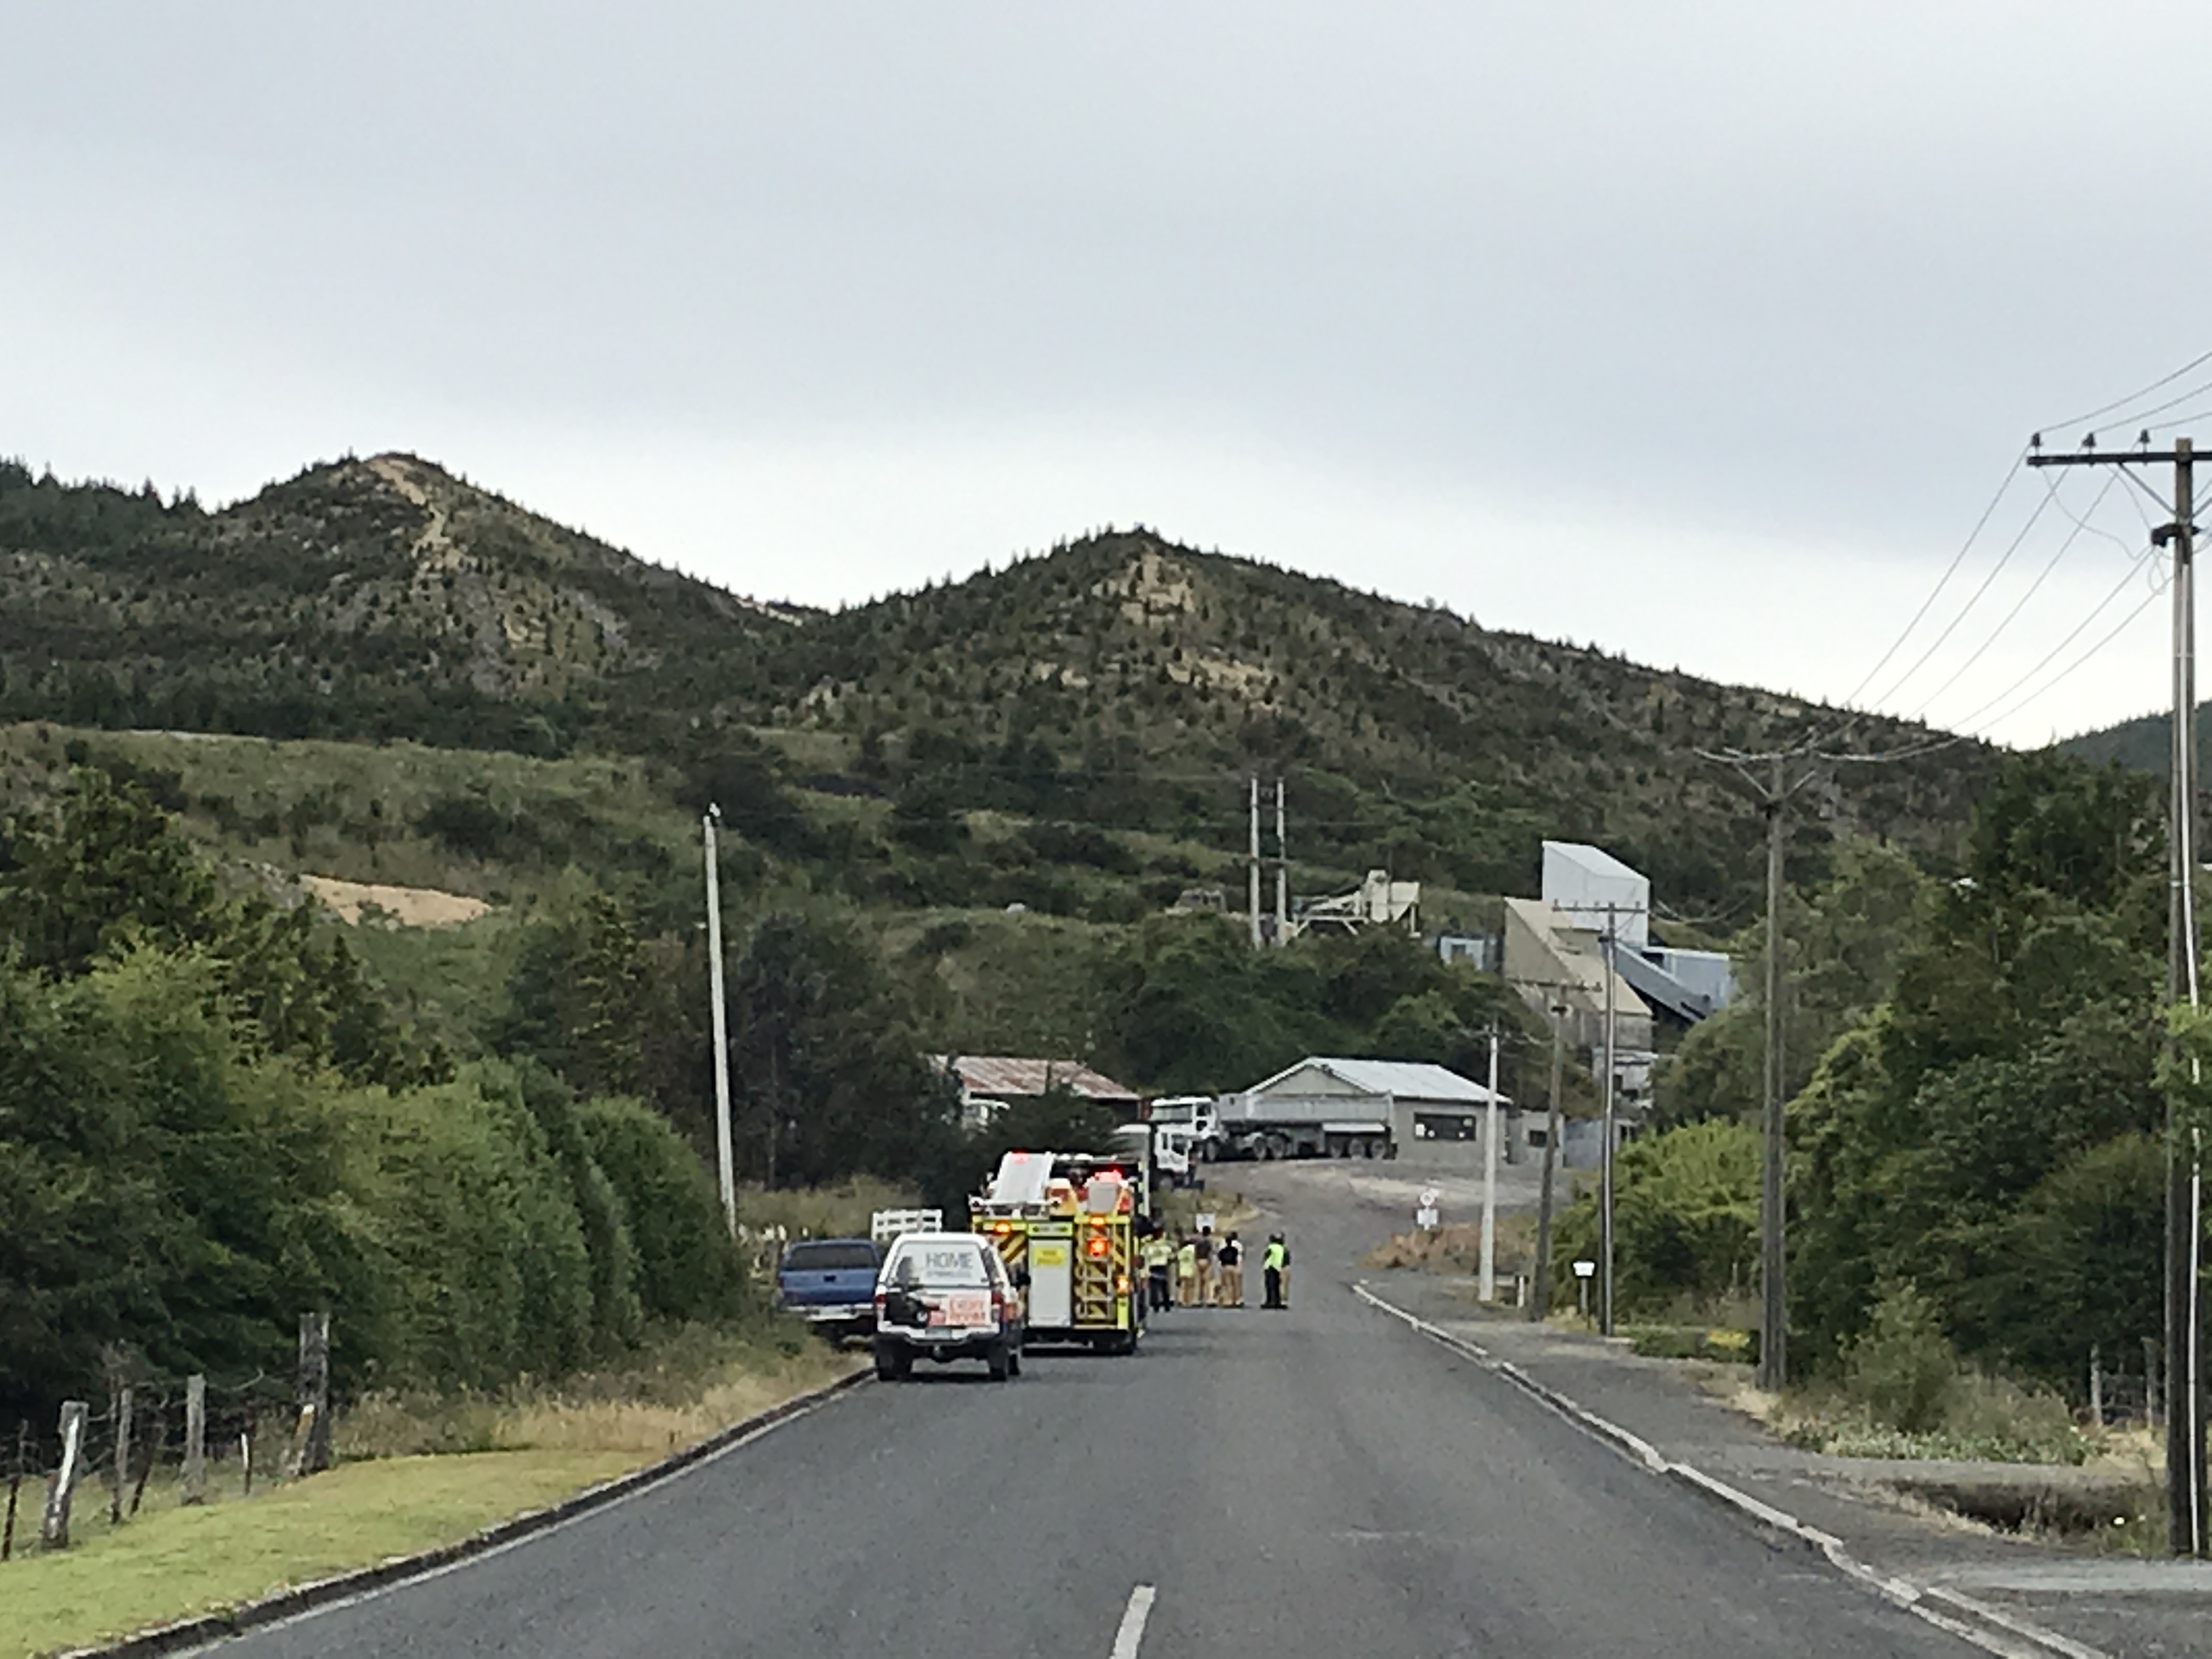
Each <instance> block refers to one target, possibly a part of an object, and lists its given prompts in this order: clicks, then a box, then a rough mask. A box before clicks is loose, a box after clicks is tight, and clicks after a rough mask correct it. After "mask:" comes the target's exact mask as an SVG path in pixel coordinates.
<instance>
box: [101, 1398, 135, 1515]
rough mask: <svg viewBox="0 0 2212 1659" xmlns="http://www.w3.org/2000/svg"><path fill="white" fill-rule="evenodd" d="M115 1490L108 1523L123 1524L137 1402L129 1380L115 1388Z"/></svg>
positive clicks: (108, 1510) (111, 1500)
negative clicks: (133, 1414) (132, 1408)
mask: <svg viewBox="0 0 2212 1659" xmlns="http://www.w3.org/2000/svg"><path fill="white" fill-rule="evenodd" d="M114 1401H115V1490H114V1492H112V1494H111V1495H110V1496H109V1498H108V1500H107V1524H108V1525H109V1526H111V1527H119V1526H121V1525H122V1524H123V1494H124V1493H125V1492H126V1491H128V1490H129V1489H130V1486H131V1407H133V1406H134V1405H135V1404H136V1403H137V1401H136V1397H135V1396H134V1395H133V1394H132V1392H131V1386H130V1384H128V1383H125V1384H123V1385H122V1386H121V1387H119V1388H118V1389H116V1390H115V1395H114Z"/></svg>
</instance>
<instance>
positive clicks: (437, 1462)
mask: <svg viewBox="0 0 2212 1659" xmlns="http://www.w3.org/2000/svg"><path fill="white" fill-rule="evenodd" d="M649 1456H650V1455H649V1454H644V1453H639V1452H620V1451H615V1452H608V1451H596V1452H593V1451H586V1452H575V1451H512V1452H483V1453H477V1454H474V1455H467V1456H458V1457H396V1458H390V1459H384V1460H379V1461H377V1462H365V1463H347V1464H342V1465H340V1466H339V1467H338V1468H335V1469H332V1470H331V1472H330V1473H328V1474H319V1475H317V1476H315V1477H314V1478H313V1480H302V1481H300V1482H298V1483H297V1484H295V1485H292V1486H282V1487H279V1488H277V1489H276V1490H275V1491H272V1492H266V1493H263V1494H259V1495H257V1496H256V1497H254V1498H252V1499H251V1500H248V1501H240V1500H238V1499H236V1498H232V1499H230V1500H229V1501H227V1502H222V1503H215V1504H208V1505H207V1506H205V1507H204V1508H199V1509H183V1508H179V1507H176V1506H175V1505H174V1504H173V1502H170V1501H167V1500H161V1499H157V1498H156V1497H155V1495H154V1494H150V1493H149V1497H148V1502H147V1507H146V1508H145V1509H143V1510H141V1511H140V1513H139V1515H138V1517H137V1519H136V1520H134V1521H127V1522H125V1523H124V1524H123V1525H122V1526H121V1527H119V1528H114V1529H112V1530H111V1529H110V1528H108V1527H107V1526H106V1519H105V1505H104V1503H103V1501H102V1500H103V1494H102V1493H101V1492H100V1490H99V1488H98V1487H97V1486H90V1485H88V1486H84V1487H82V1488H81V1489H80V1490H79V1492H78V1496H77V1521H78V1524H77V1528H76V1531H77V1535H78V1537H79V1539H80V1542H79V1543H78V1544H77V1545H76V1547H74V1548H71V1549H70V1550H67V1551H62V1552H57V1553H53V1554H51V1555H32V1556H29V1557H27V1558H21V1559H16V1560H14V1561H10V1562H8V1563H7V1564H6V1565H0V1659H19V1656H25V1655H32V1654H42V1653H51V1652H53V1651H56V1650H61V1649H67V1648H73V1647H80V1646H83V1645H86V1644H91V1643H94V1642H97V1641H100V1640H102V1639H106V1638H114V1637H118V1636H122V1635H126V1634H128V1633H129V1632H132V1631H135V1630H143V1629H144V1628H146V1627H147V1626H151V1625H161V1624H167V1623H169V1622H171V1621H173V1620H178V1619H183V1618H187V1617H190V1616H191V1615H193V1614H196V1613H208V1612H210V1611H213V1610H215V1609H216V1608H219V1607H235V1606H238V1605H240V1603H243V1602H246V1601H253V1600H255V1599H257V1598H258V1597H260V1596H263V1595H267V1594H269V1593H270V1591H272V1590H275V1589H280V1588H282V1587H283V1586H284V1585H287V1584H298V1583H307V1582H309V1581H311V1580H313V1579H317V1578H325V1577H329V1576H330V1575H331V1574H332V1573H336V1572H342V1571H346V1570H348V1569H349V1568H355V1567H364V1566H369V1565H374V1563H376V1562H379V1561H382V1560H385V1559H388V1558H390V1557H392V1556H395V1555H408V1554H412V1553H415V1552H416V1551H418V1550H424V1549H428V1548H430V1547H433V1546H435V1545H439V1544H444V1543H449V1542H451V1541H454V1540H456V1539H460V1538H465V1537H466V1536H468V1535H469V1534H471V1533H472V1532H476V1531H478V1530H479V1529H481V1528H484V1527H487V1526H489V1525H490V1524H491V1523H492V1522H495V1521H497V1520H500V1519H501V1518H502V1517H503V1516H509V1515H513V1514H517V1513H519V1512H520V1511H522V1510H532V1509H538V1508H541V1507H543V1506H544V1505H545V1504H550V1503H553V1502H554V1501H556V1499H559V1498H564V1497H566V1496H568V1494H569V1493H571V1492H577V1491H580V1490H581V1489H582V1488H583V1487H586V1486H592V1485H593V1484H595V1483H597V1482H599V1481H601V1480H609V1479H611V1478H612V1477H613V1476H615V1475H617V1474H622V1473H623V1471H624V1470H626V1469H630V1468H636V1467H637V1466H638V1465H639V1464H641V1463H643V1462H647V1461H649ZM31 1495H32V1494H31V1492H30V1490H29V1489H28V1488H27V1489H26V1492H25V1496H26V1498H29V1497H30V1496H31ZM157 1504H158V1506H157ZM26 1509H27V1511H28V1518H29V1520H30V1524H31V1528H33V1530H35V1528H36V1527H37V1524H38V1523H37V1518H36V1517H37V1510H36V1508H35V1506H34V1505H32V1504H27V1505H26ZM18 1525H19V1530H20V1528H21V1522H19V1523H18Z"/></svg>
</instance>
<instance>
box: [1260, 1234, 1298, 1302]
mask: <svg viewBox="0 0 2212 1659" xmlns="http://www.w3.org/2000/svg"><path fill="white" fill-rule="evenodd" d="M1260 1278H1261V1280H1262V1282H1263V1283H1264V1284H1265V1285H1266V1287H1267V1299H1266V1300H1265V1301H1263V1302H1262V1303H1261V1304H1260V1305H1261V1307H1263V1308H1287V1307H1289V1306H1290V1305H1291V1295H1290V1292H1291V1247H1290V1246H1289V1245H1287V1244H1285V1243H1283V1236H1282V1234H1280V1233H1269V1234H1268V1235H1267V1249H1265V1250H1263V1251H1261V1254H1260Z"/></svg>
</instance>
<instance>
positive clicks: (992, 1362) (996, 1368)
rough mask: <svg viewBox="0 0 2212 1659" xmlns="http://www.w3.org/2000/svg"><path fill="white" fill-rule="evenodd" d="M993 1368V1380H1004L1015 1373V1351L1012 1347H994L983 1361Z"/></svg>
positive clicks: (999, 1381) (995, 1381)
mask: <svg viewBox="0 0 2212 1659" xmlns="http://www.w3.org/2000/svg"><path fill="white" fill-rule="evenodd" d="M983 1363H984V1364H986V1365H987V1366H989V1367H990V1369H991V1381H993V1382H994V1383H1003V1382H1005V1381H1006V1379H1007V1378H1008V1377H1010V1376H1012V1375H1013V1374H1014V1365H1013V1353H1012V1350H1011V1349H1007V1348H994V1350H992V1352H991V1355H990V1358H987V1359H986V1360H985V1361H984V1362H983Z"/></svg>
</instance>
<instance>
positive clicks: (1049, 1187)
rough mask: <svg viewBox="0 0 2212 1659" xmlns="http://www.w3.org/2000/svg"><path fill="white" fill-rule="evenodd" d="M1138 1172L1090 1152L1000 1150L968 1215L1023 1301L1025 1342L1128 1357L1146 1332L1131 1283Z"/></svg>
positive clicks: (1135, 1273) (1133, 1282)
mask: <svg viewBox="0 0 2212 1659" xmlns="http://www.w3.org/2000/svg"><path fill="white" fill-rule="evenodd" d="M1139 1182H1140V1176H1139V1171H1137V1170H1133V1169H1132V1168H1130V1167H1129V1165H1128V1164H1127V1163H1126V1162H1125V1161H1123V1160H1121V1159H1117V1158H1111V1157H1107V1156H1103V1155H1100V1154H1097V1153H1088V1152H1008V1153H1007V1154H1006V1156H1005V1157H1004V1158H1000V1160H999V1169H998V1173H997V1174H996V1175H994V1176H993V1177H992V1179H991V1184H990V1186H989V1187H988V1188H986V1189H985V1190H984V1192H983V1193H982V1194H981V1195H979V1196H978V1197H976V1198H975V1200H972V1201H971V1202H970V1203H969V1208H968V1225H969V1228H970V1230H972V1231H975V1232H978V1233H981V1234H982V1235H983V1237H986V1238H987V1239H989V1240H990V1241H991V1242H992V1243H993V1244H994V1245H995V1246H997V1247H998V1250H999V1254H1000V1256H1001V1257H1003V1258H1004V1259H1005V1261H1006V1266H1007V1267H1008V1268H1009V1269H1010V1270H1011V1271H1012V1273H1013V1275H1014V1282H1015V1283H1016V1284H1017V1285H1020V1286H1021V1287H1022V1294H1023V1296H1024V1298H1025V1300H1026V1301H1027V1304H1028V1313H1029V1328H1028V1332H1027V1334H1026V1336H1025V1337H1024V1341H1026V1342H1027V1343H1028V1344H1029V1345H1030V1346H1036V1345H1038V1344H1041V1343H1066V1344H1073V1345H1075V1346H1085V1347H1089V1348H1091V1349H1093V1350H1095V1351H1096V1352H1100V1353H1112V1354H1133V1353H1134V1352H1137V1345H1138V1342H1139V1339H1140V1338H1141V1337H1142V1336H1143V1334H1144V1325H1143V1311H1142V1298H1141V1296H1140V1294H1139V1286H1138V1282H1137V1281H1138V1271H1137V1231H1138V1225H1139V1224H1138V1217H1139V1213H1140V1211H1139V1202H1140V1199H1141V1194H1140V1191H1139Z"/></svg>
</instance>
